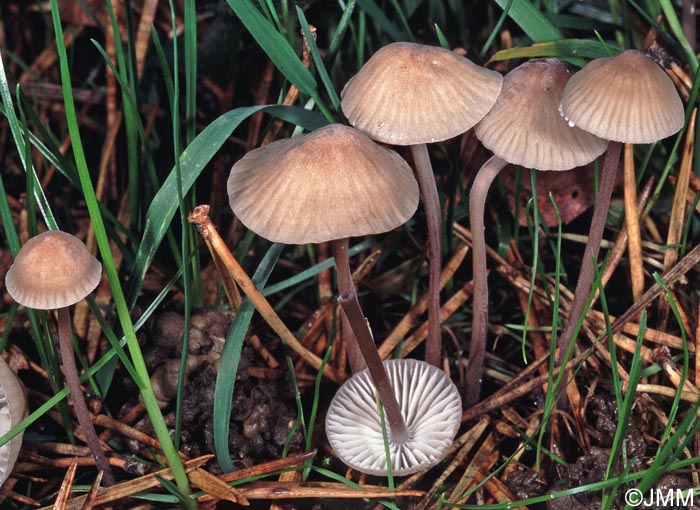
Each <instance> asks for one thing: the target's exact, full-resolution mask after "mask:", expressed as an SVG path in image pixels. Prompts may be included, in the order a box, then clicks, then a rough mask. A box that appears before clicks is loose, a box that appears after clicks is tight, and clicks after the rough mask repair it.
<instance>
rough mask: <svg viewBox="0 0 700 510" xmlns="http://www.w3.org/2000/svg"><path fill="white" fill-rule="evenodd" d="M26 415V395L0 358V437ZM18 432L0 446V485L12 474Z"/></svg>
mask: <svg viewBox="0 0 700 510" xmlns="http://www.w3.org/2000/svg"><path fill="white" fill-rule="evenodd" d="M26 415H27V395H26V392H25V389H24V386H23V385H22V383H21V382H20V380H19V378H18V377H17V376H16V375H15V373H14V372H13V371H12V370H11V369H10V367H9V366H7V363H5V361H4V360H3V359H2V358H0V436H3V435H5V434H6V433H7V432H9V431H10V430H11V429H12V428H13V427H15V426H16V425H18V424H19V422H20V421H22V419H23V418H24V417H25V416H26ZM22 435H23V432H20V433H19V434H17V435H16V436H15V437H13V438H12V439H10V440H9V441H8V442H7V443H5V444H4V445H3V446H0V485H2V484H3V482H4V481H5V480H6V479H7V477H8V476H9V475H10V473H11V472H12V468H13V467H14V465H15V462H16V461H17V455H18V454H19V450H20V447H21V446H22Z"/></svg>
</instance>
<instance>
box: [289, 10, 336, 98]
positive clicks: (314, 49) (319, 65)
mask: <svg viewBox="0 0 700 510" xmlns="http://www.w3.org/2000/svg"><path fill="white" fill-rule="evenodd" d="M296 9H297V17H298V18H299V24H300V25H301V29H302V30H303V31H304V36H305V37H306V43H307V44H308V45H309V49H310V50H311V58H313V61H314V65H315V66H316V72H317V73H318V75H319V76H320V77H321V83H323V86H324V87H325V89H326V92H327V93H328V97H329V98H330V100H331V104H332V105H333V108H335V110H336V111H338V110H339V109H340V98H339V97H338V94H337V93H336V92H335V87H334V86H333V83H332V82H331V77H330V76H328V71H326V67H325V66H324V65H323V59H322V58H321V55H320V54H319V52H318V46H316V38H315V37H314V36H313V34H312V33H311V29H310V28H309V23H308V22H307V21H306V16H304V11H302V10H301V8H300V7H299V6H297V7H296Z"/></svg>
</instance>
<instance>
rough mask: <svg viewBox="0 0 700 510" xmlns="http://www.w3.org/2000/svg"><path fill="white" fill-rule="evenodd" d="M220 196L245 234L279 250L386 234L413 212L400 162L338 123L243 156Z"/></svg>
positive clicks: (414, 189)
mask: <svg viewBox="0 0 700 510" xmlns="http://www.w3.org/2000/svg"><path fill="white" fill-rule="evenodd" d="M227 189H228V196H229V204H230V205H231V209H232V210H233V212H234V214H235V215H236V216H237V217H238V219H240V220H241V222H243V224H244V225H245V226H246V227H248V228H249V229H250V230H252V231H254V232H255V233H257V234H258V235H260V236H262V237H264V238H266V239H269V240H270V241H274V242H279V243H287V244H306V243H320V242H325V241H332V240H335V239H343V238H346V237H355V236H364V235H370V234H379V233H382V232H387V231H389V230H392V229H394V228H396V227H399V226H401V225H402V224H404V223H405V222H406V221H407V220H408V219H409V218H410V217H411V216H413V213H414V212H415V211H416V208H417V207H418V183H417V182H416V179H415V178H414V177H413V171H412V170H411V167H410V166H409V165H408V163H406V161H404V160H403V158H401V156H399V155H398V154H397V153H396V152H394V151H391V150H387V149H384V148H383V147H381V146H379V145H378V144H376V143H375V142H373V141H372V140H371V139H370V138H369V137H368V136H367V135H365V134H364V133H362V132H361V131H358V130H357V129H354V128H351V127H348V126H343V125H340V124H331V125H329V126H324V127H322V128H320V129H317V130H316V131H313V132H312V133H309V134H306V135H301V136H295V137H292V138H289V139H286V140H278V141H276V142H273V143H271V144H270V145H268V146H266V147H261V148H259V149H255V150H252V151H250V152H249V153H248V154H246V155H245V156H243V158H241V159H240V160H239V161H238V162H237V163H236V164H235V165H233V168H231V174H230V176H229V179H228V182H227Z"/></svg>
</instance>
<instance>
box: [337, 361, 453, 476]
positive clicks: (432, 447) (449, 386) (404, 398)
mask: <svg viewBox="0 0 700 510" xmlns="http://www.w3.org/2000/svg"><path fill="white" fill-rule="evenodd" d="M384 367H385V368H386V371H387V373H388V376H389V381H390V382H391V385H392V387H393V388H394V394H395V395H396V400H397V401H398V402H399V406H400V407H401V414H402V415H403V417H404V419H405V421H406V427H407V429H408V439H407V440H406V441H404V442H401V443H398V442H396V441H395V440H394V439H393V438H392V435H391V431H390V430H389V426H388V424H387V425H386V427H387V436H388V443H389V451H390V456H391V466H392V474H393V475H397V476H403V475H409V474H411V473H416V472H418V471H422V470H424V469H427V468H429V467H430V466H433V465H435V464H437V463H438V462H440V461H441V460H442V459H443V457H444V456H445V455H446V454H447V449H448V448H449V446H450V445H451V444H452V441H453V440H454V437H455V435H456V434H457V430H458V429H459V425H460V421H461V417H462V399H461V398H460V396H459V391H458V390H457V387H456V386H455V385H454V383H453V382H452V381H451V380H450V378H449V377H448V376H447V374H445V372H443V371H442V370H440V369H439V368H437V367H434V366H433V365H431V364H429V363H426V362H424V361H418V360H414V359H400V360H399V359H393V360H388V361H385V362H384ZM375 395H376V390H375V387H374V383H373V382H372V379H371V377H370V375H369V370H367V369H365V370H362V371H360V372H358V373H356V374H355V375H353V376H352V377H351V378H350V379H348V380H347V381H346V382H345V384H343V386H341V388H340V389H339V390H338V392H337V393H336V394H335V396H334V397H333V400H332V401H331V405H330V408H329V409H328V414H327V415H326V436H327V437H328V441H329V442H330V444H331V447H332V448H333V450H334V451H335V452H336V454H337V455H338V457H339V458H340V459H341V460H342V461H343V462H345V463H346V464H347V465H348V466H350V467H352V468H354V469H357V470H358V471H361V472H362V473H369V474H373V475H380V476H384V475H386V474H387V465H386V453H385V449H384V434H383V432H382V427H381V418H380V416H379V412H378V410H377V403H376V396H375Z"/></svg>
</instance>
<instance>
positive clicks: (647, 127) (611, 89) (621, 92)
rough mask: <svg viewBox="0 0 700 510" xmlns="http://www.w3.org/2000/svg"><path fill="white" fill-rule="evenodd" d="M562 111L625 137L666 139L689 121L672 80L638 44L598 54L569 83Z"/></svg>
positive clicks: (595, 129)
mask: <svg viewBox="0 0 700 510" xmlns="http://www.w3.org/2000/svg"><path fill="white" fill-rule="evenodd" d="M561 113H562V115H564V116H565V117H566V119H567V120H568V121H569V124H570V125H576V126H578V127H580V128H581V129H585V130H586V131H589V132H591V133H593V134H595V135H597V136H600V137H601V138H605V139H607V140H614V141H616V142H622V143H651V142H655V141H657V140H661V139H663V138H666V137H667V136H671V135H672V134H674V133H677V132H678V131H679V130H680V129H681V128H682V127H683V122H684V112H683V102H682V101H681V98H680V97H679V96H678V92H677V91H676V88H675V87H674V85H673V82H672V81H671V79H670V78H669V77H668V76H666V74H665V73H664V72H663V71H662V70H661V69H660V68H659V66H657V65H656V64H655V63H654V62H652V61H651V60H650V59H648V58H647V57H646V56H645V55H644V54H643V53H641V52H639V51H637V50H627V51H623V52H622V53H620V54H619V55H617V56H615V57H608V58H599V59H596V60H593V61H591V62H590V63H589V64H588V65H586V67H584V68H583V69H582V70H581V71H579V72H578V73H576V74H575V75H574V76H573V77H572V78H571V80H569V83H568V84H567V86H566V88H565V89H564V94H563V97H562V100H561Z"/></svg>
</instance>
